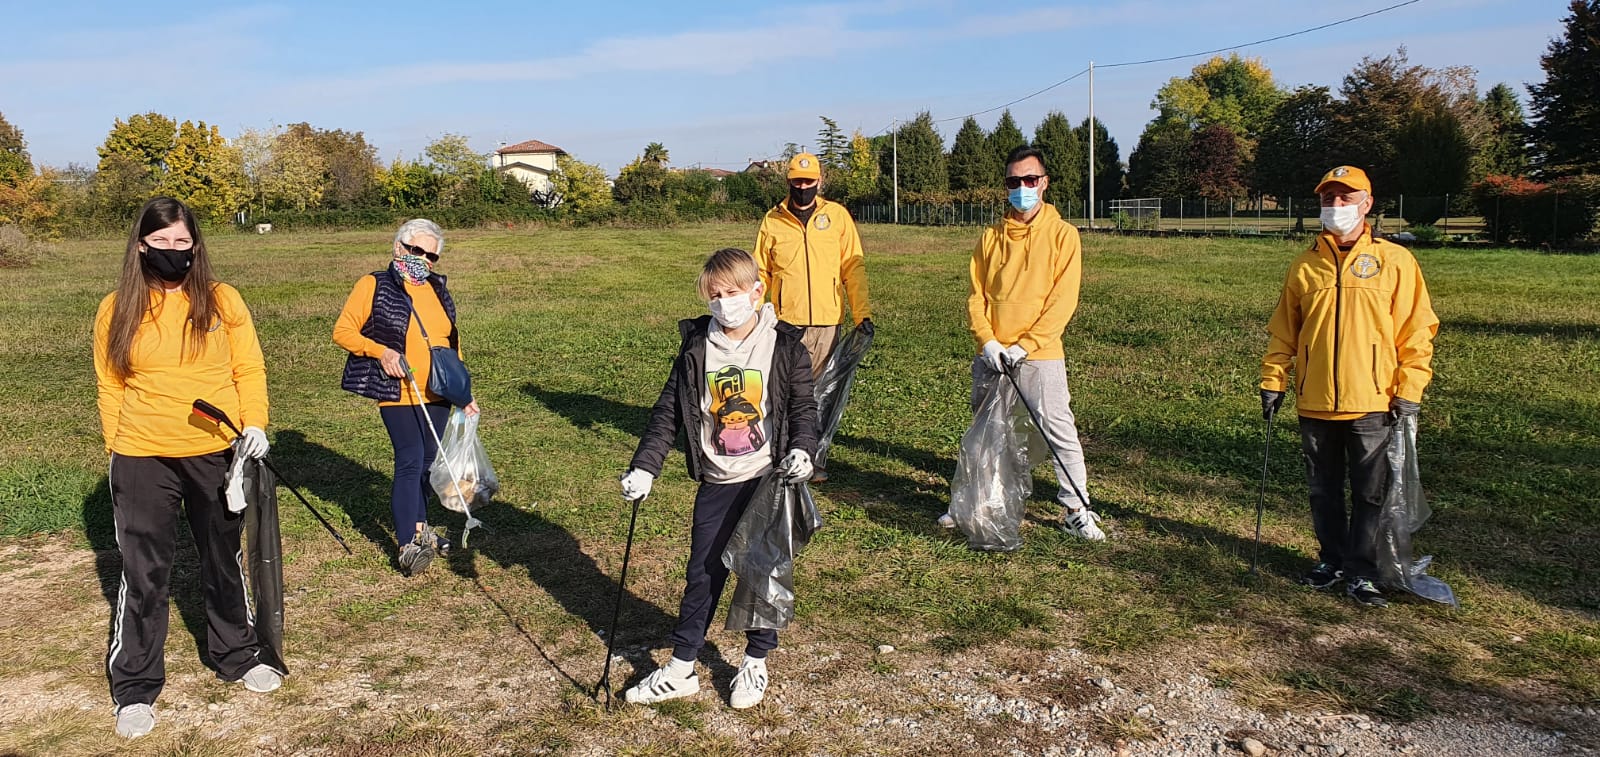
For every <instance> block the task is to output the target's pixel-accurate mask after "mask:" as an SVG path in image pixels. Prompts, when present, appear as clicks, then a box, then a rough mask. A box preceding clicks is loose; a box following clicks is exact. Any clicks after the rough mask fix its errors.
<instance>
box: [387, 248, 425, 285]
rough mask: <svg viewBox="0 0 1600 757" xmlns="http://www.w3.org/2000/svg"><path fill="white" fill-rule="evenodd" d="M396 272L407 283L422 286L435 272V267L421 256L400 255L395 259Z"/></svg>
mask: <svg viewBox="0 0 1600 757" xmlns="http://www.w3.org/2000/svg"><path fill="white" fill-rule="evenodd" d="M394 270H395V272H396V273H399V274H400V277H401V278H403V279H405V280H406V281H409V282H411V283H413V284H421V283H422V282H424V281H427V280H428V274H429V273H431V272H432V271H433V265H432V264H431V263H429V262H428V259H427V258H425V257H422V256H421V255H400V256H398V257H396V258H395V259H394Z"/></svg>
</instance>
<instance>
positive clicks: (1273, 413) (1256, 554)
mask: <svg viewBox="0 0 1600 757" xmlns="http://www.w3.org/2000/svg"><path fill="white" fill-rule="evenodd" d="M1277 417H1278V409H1277V408H1271V409H1269V410H1267V434H1266V440H1265V441H1264V442H1262V444H1261V494H1260V495H1258V496H1257V497H1256V544H1255V547H1254V548H1252V549H1251V550H1250V576H1251V577H1252V578H1253V577H1255V575H1256V561H1257V559H1258V558H1260V556H1261V510H1262V508H1263V507H1265V506H1266V504H1267V460H1268V459H1269V456H1270V455H1271V454H1272V422H1273V421H1274V420H1276V419H1277Z"/></svg>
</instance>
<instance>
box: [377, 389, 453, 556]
mask: <svg viewBox="0 0 1600 757" xmlns="http://www.w3.org/2000/svg"><path fill="white" fill-rule="evenodd" d="M421 407H422V409H423V410H426V411H427V413H428V419H429V420H430V421H431V422H432V423H433V428H434V429H435V430H436V431H438V432H439V435H440V436H444V425H445V423H446V422H447V421H448V420H449V419H450V406H449V405H443V404H440V405H422V406H421ZM378 414H379V415H381V416H383V426H384V428H387V429H389V444H390V445H392V446H393V447H394V488H393V489H391V490H390V493H389V506H390V508H392V509H393V510H394V534H395V540H396V541H397V542H399V544H400V546H405V545H406V544H409V543H410V542H411V540H412V539H413V538H415V537H416V534H417V524H418V523H427V522H428V491H429V490H430V487H429V486H428V466H430V465H433V457H434V455H437V454H438V453H439V445H437V444H435V443H434V441H433V434H432V433H430V432H429V431H428V428H427V427H426V426H424V425H422V423H423V421H422V412H421V411H419V410H418V406H417V405H395V406H391V407H380V408H378Z"/></svg>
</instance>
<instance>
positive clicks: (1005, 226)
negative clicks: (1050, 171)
mask: <svg viewBox="0 0 1600 757" xmlns="http://www.w3.org/2000/svg"><path fill="white" fill-rule="evenodd" d="M1060 221H1061V212H1060V211H1058V210H1056V206H1054V205H1052V204H1050V203H1048V202H1046V203H1041V204H1040V206H1039V212H1038V214H1036V215H1035V216H1034V217H1033V220H1032V221H1027V222H1023V221H1018V220H1016V219H1014V218H1012V217H1011V214H1010V213H1006V214H1005V215H1003V216H1001V217H1000V231H1001V232H1003V233H1004V234H1005V235H1006V237H1007V238H1009V239H1014V240H1023V239H1027V238H1028V237H1029V236H1031V235H1032V234H1033V231H1034V230H1035V229H1042V228H1044V227H1045V226H1050V225H1054V224H1056V223H1059V222H1060Z"/></svg>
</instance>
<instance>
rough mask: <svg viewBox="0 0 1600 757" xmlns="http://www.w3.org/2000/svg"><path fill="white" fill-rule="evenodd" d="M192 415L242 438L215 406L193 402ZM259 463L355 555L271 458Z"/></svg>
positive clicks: (345, 548)
mask: <svg viewBox="0 0 1600 757" xmlns="http://www.w3.org/2000/svg"><path fill="white" fill-rule="evenodd" d="M194 413H195V415H198V416H200V417H202V418H205V419H207V420H210V421H211V422H212V423H219V424H222V425H223V426H226V427H228V430H230V431H232V432H233V435H234V436H237V437H243V436H244V432H242V431H240V430H239V427H238V426H235V425H233V421H232V420H230V419H229V418H228V414H227V413H224V412H222V410H221V409H220V408H218V407H217V406H216V405H213V404H211V403H209V402H206V401H205V400H195V401H194ZM261 462H263V463H266V464H267V468H268V469H269V470H271V471H272V475H274V476H277V477H278V481H280V482H282V483H283V485H284V486H286V487H288V489H289V491H291V492H293V493H294V496H295V497H296V498H298V499H299V500H300V504H302V505H305V506H306V509H307V510H310V511H311V514H312V515H315V516H317V521H318V522H320V523H321V524H322V527H323V528H326V529H328V533H330V534H332V535H333V538H334V540H335V541H338V542H339V546H341V547H344V551H345V554H349V555H353V554H355V553H354V552H352V551H351V550H350V545H349V544H346V543H344V537H343V536H340V535H339V531H338V530H337V529H335V528H334V527H333V524H332V523H329V522H328V519H327V518H324V517H322V513H319V512H317V508H315V507H312V506H311V503H310V502H309V501H307V500H306V495H304V494H301V493H300V490H299V489H298V488H297V487H295V485H294V484H292V483H290V482H289V479H287V478H284V476H283V473H282V472H281V471H279V470H278V466H276V465H273V464H272V458H270V457H263V458H261Z"/></svg>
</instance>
